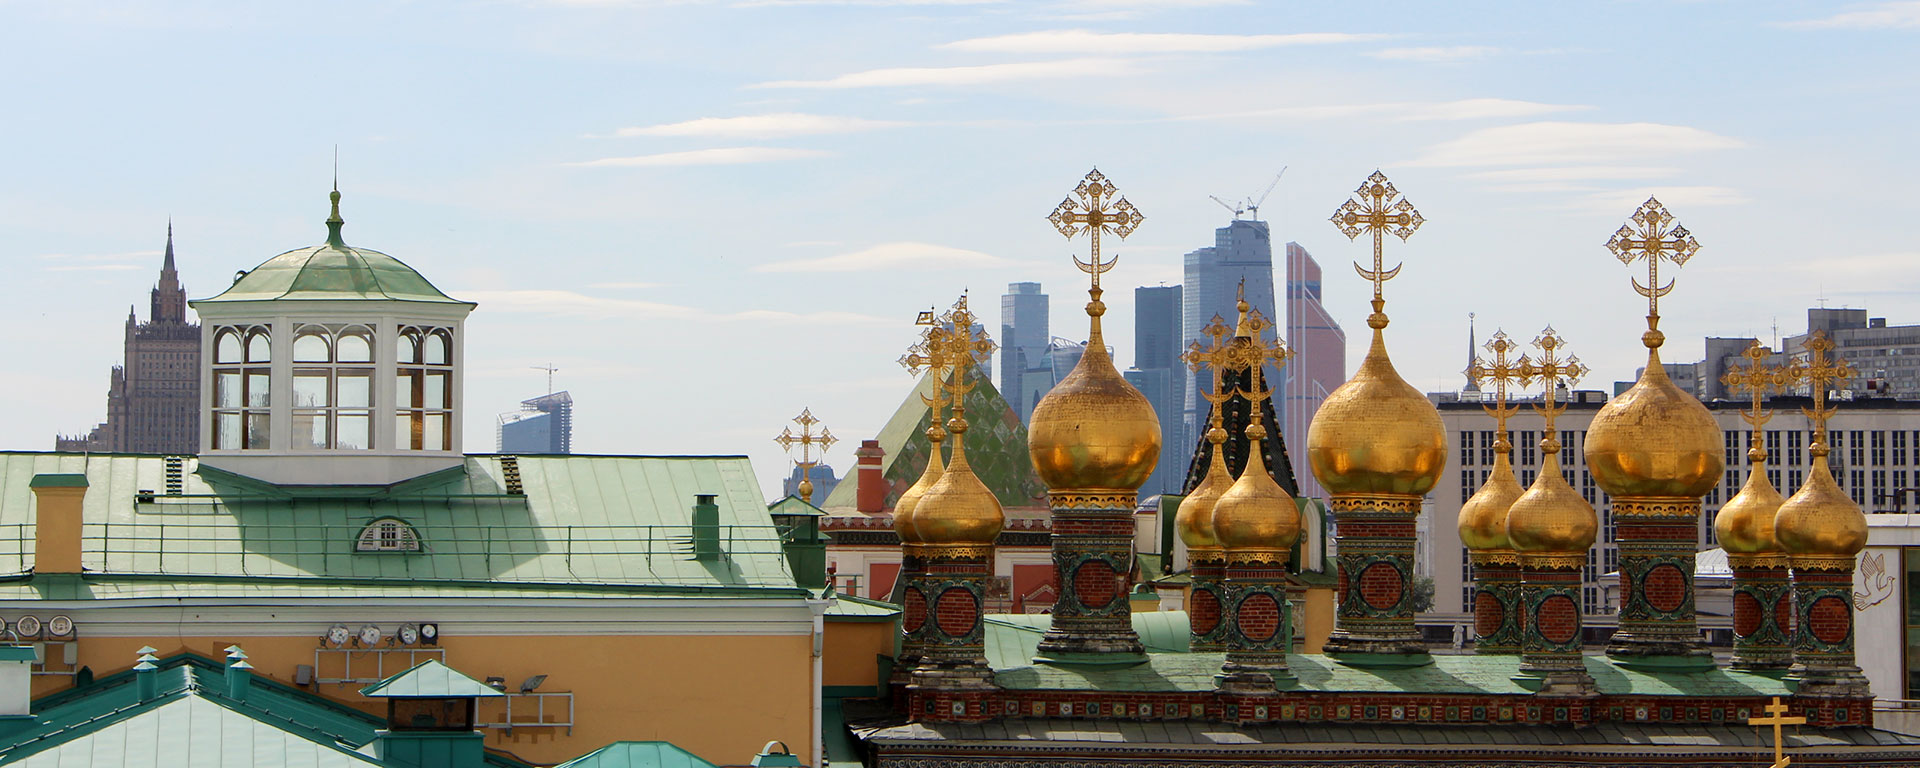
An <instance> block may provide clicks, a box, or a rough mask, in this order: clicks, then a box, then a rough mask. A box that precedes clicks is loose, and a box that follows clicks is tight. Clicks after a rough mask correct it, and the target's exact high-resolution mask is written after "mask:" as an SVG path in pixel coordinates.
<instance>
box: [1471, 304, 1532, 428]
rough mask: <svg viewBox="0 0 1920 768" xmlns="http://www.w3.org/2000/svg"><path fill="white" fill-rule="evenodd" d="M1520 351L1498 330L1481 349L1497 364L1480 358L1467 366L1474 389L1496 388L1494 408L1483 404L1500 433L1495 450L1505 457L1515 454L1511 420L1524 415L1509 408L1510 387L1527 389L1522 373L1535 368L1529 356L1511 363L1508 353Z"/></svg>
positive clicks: (1518, 407) (1504, 332)
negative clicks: (1510, 436) (1509, 431)
mask: <svg viewBox="0 0 1920 768" xmlns="http://www.w3.org/2000/svg"><path fill="white" fill-rule="evenodd" d="M1519 347H1520V345H1518V344H1515V343H1513V340H1512V339H1509V338H1507V332H1506V331H1501V330H1496V331H1494V332H1493V336H1492V337H1491V338H1488V339H1487V343H1486V344H1484V345H1482V347H1481V348H1482V349H1485V350H1487V352H1489V353H1492V355H1493V360H1492V361H1491V362H1489V361H1488V360H1487V359H1486V358H1481V357H1476V358H1474V359H1473V362H1472V363H1471V364H1469V365H1468V366H1467V380H1468V381H1471V382H1473V384H1474V386H1480V385H1482V384H1492V385H1493V405H1484V404H1483V405H1481V406H1480V407H1481V408H1483V409H1485V410H1486V412H1487V415H1489V416H1492V417H1493V419H1494V423H1495V424H1496V425H1497V427H1496V428H1497V429H1498V430H1499V431H1497V432H1495V433H1494V436H1495V437H1494V444H1493V445H1494V450H1496V451H1499V452H1501V453H1506V452H1508V451H1511V450H1513V444H1512V443H1510V442H1508V441H1507V419H1509V418H1512V417H1513V415H1514V414H1516V413H1519V412H1520V406H1518V405H1513V406H1509V405H1507V387H1508V386H1509V385H1513V386H1524V382H1523V380H1522V376H1521V371H1523V370H1525V369H1526V367H1527V366H1529V365H1532V364H1533V361H1532V360H1529V359H1527V356H1526V355H1521V356H1520V359H1518V360H1509V359H1507V353H1508V352H1511V351H1513V350H1515V349H1518V348H1519Z"/></svg>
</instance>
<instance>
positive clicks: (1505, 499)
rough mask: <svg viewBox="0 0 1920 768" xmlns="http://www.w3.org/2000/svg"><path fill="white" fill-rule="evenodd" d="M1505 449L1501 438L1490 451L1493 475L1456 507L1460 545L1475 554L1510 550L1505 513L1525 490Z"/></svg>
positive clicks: (1505, 441) (1503, 439)
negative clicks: (1493, 451) (1457, 510)
mask: <svg viewBox="0 0 1920 768" xmlns="http://www.w3.org/2000/svg"><path fill="white" fill-rule="evenodd" d="M1509 448H1510V446H1508V445H1507V438H1506V436H1504V435H1502V436H1501V437H1500V442H1499V443H1498V444H1497V446H1496V448H1495V449H1494V450H1495V451H1497V453H1495V454H1494V456H1493V473H1492V474H1490V475H1488V476H1487V482H1486V483H1484V484H1482V485H1481V486H1480V490H1478V491H1475V492H1474V493H1473V497H1472V498H1470V499H1467V503H1465V504H1461V505H1460V543H1461V544H1465V545H1466V546H1467V549H1470V550H1473V551H1475V552H1485V551H1488V550H1501V549H1512V548H1513V547H1512V546H1511V545H1510V544H1509V543H1508V542H1507V512H1508V510H1509V509H1511V508H1512V507H1513V503H1514V502H1515V501H1518V500H1519V499H1520V495H1521V494H1522V493H1524V492H1525V489H1523V488H1521V487H1520V481H1519V480H1518V479H1517V478H1515V477H1514V476H1513V462H1511V461H1510V460H1509V459H1508V456H1507V454H1508V452H1509V450H1508V449H1509Z"/></svg>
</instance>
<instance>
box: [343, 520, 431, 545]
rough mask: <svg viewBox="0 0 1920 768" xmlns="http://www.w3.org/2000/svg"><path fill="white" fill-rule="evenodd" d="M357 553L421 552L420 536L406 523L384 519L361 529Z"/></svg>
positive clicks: (355, 543) (357, 542)
mask: <svg viewBox="0 0 1920 768" xmlns="http://www.w3.org/2000/svg"><path fill="white" fill-rule="evenodd" d="M353 549H354V551H356V552H419V551H420V534H419V533H417V532H415V531H414V530H413V526H411V525H407V523H406V521H404V520H401V519H399V518H394V517H383V518H380V519H378V520H375V521H373V522H371V523H367V527H365V528H362V529H360V538H359V540H357V541H356V542H354V547H353Z"/></svg>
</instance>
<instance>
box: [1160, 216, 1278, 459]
mask: <svg viewBox="0 0 1920 768" xmlns="http://www.w3.org/2000/svg"><path fill="white" fill-rule="evenodd" d="M1243 280H1244V281H1245V287H1246V296H1247V303H1249V304H1252V305H1253V308H1254V309H1256V310H1259V311H1260V314H1261V315H1263V316H1265V317H1266V318H1267V320H1268V321H1269V322H1272V323H1274V324H1276V325H1278V324H1279V316H1278V315H1276V314H1274V310H1273V308H1274V304H1273V242H1272V238H1271V236H1270V235H1269V234H1268V231H1267V223H1266V222H1264V221H1255V220H1251V219H1234V220H1233V222H1232V223H1230V224H1228V225H1227V226H1224V227H1221V228H1219V229H1216V230H1214V231H1213V245H1211V246H1209V247H1206V248H1199V249H1195V250H1193V251H1189V252H1188V253H1187V259H1186V282H1185V283H1184V284H1183V285H1182V290H1181V304H1182V311H1181V318H1180V337H1179V338H1180V346H1181V347H1185V346H1186V345H1188V344H1190V343H1192V342H1195V341H1201V342H1202V343H1205V341H1204V340H1203V339H1202V337H1201V335H1200V329H1201V328H1204V327H1206V325H1207V321H1208V320H1211V319H1213V316H1214V315H1219V316H1220V317H1222V318H1224V319H1225V320H1226V321H1227V322H1229V323H1231V322H1233V318H1234V317H1235V316H1237V314H1238V311H1237V310H1236V309H1234V304H1235V302H1236V301H1238V297H1239V292H1240V288H1241V285H1242V281H1243ZM1267 377H1268V380H1270V381H1279V379H1278V378H1277V376H1276V374H1275V373H1274V371H1273V370H1272V369H1271V368H1269V369H1268V371H1267ZM1184 389H1185V393H1184V396H1183V401H1184V406H1183V407H1182V416H1181V422H1182V425H1183V427H1182V428H1183V429H1184V431H1185V434H1187V435H1198V434H1200V432H1201V430H1200V429H1199V428H1198V427H1197V426H1196V425H1197V424H1198V423H1199V421H1200V419H1202V418H1204V417H1205V416H1206V413H1207V407H1206V404H1205V401H1203V400H1201V399H1200V396H1199V394H1198V390H1197V389H1196V387H1195V379H1194V378H1193V373H1192V372H1190V371H1189V372H1186V374H1185V382H1184ZM1282 416H1283V418H1284V414H1282ZM1182 444H1183V445H1184V444H1185V443H1184V442H1183V443H1182Z"/></svg>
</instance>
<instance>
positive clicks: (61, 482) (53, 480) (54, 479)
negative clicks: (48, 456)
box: [27, 474, 87, 488]
mask: <svg viewBox="0 0 1920 768" xmlns="http://www.w3.org/2000/svg"><path fill="white" fill-rule="evenodd" d="M27 487H28V488H85V487H87V476H86V475H71V474H45V475H34V476H33V479H32V480H30V481H28V482H27Z"/></svg>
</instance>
